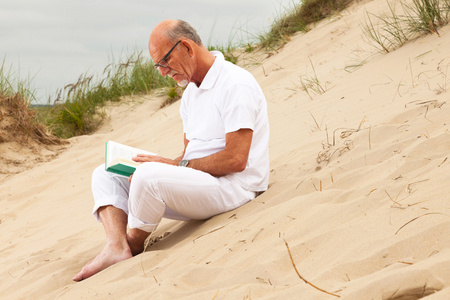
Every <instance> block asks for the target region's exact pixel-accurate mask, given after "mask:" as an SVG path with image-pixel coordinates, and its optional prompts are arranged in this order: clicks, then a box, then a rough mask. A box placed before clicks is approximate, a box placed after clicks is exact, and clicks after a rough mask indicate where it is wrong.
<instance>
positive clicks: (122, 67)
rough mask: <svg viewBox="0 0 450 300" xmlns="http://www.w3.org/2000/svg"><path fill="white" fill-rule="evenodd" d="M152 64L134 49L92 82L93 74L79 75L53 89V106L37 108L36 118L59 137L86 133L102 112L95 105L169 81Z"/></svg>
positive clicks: (92, 127)
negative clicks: (54, 94)
mask: <svg viewBox="0 0 450 300" xmlns="http://www.w3.org/2000/svg"><path fill="white" fill-rule="evenodd" d="M153 65H154V64H153V62H151V61H150V60H148V59H144V58H143V56H142V55H141V53H137V54H131V55H130V56H129V58H128V59H127V61H126V62H123V63H118V64H116V63H111V64H109V65H108V66H107V67H106V68H105V70H104V72H103V73H104V78H103V79H101V80H100V81H99V82H94V78H93V76H90V77H87V76H80V78H79V79H78V81H77V82H76V83H73V84H68V85H66V86H65V87H64V89H62V90H60V91H59V92H58V93H57V96H56V99H55V100H54V102H53V103H54V105H53V106H51V107H49V108H48V109H41V110H39V115H40V120H41V121H42V122H43V123H44V124H46V125H47V126H48V127H49V128H51V130H52V132H53V133H54V134H55V135H57V136H59V137H61V138H69V137H72V136H76V135H82V134H89V133H91V132H93V131H94V130H95V129H97V128H98V126H99V125H100V124H101V122H102V120H103V117H104V116H103V115H102V114H101V113H99V110H98V108H99V107H101V106H103V105H104V104H105V102H106V101H119V100H120V98H121V97H122V96H127V95H137V94H145V93H148V92H149V91H150V90H152V89H156V88H159V87H166V86H169V85H170V84H171V81H173V79H171V78H170V77H162V76H161V75H160V73H159V71H157V70H155V69H154V68H153Z"/></svg>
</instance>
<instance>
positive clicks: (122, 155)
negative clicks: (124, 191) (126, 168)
mask: <svg viewBox="0 0 450 300" xmlns="http://www.w3.org/2000/svg"><path fill="white" fill-rule="evenodd" d="M106 152H107V154H106V156H107V162H106V164H107V166H110V165H113V164H115V163H114V162H121V163H129V164H131V165H134V166H136V165H138V163H136V162H134V161H133V160H132V158H133V157H134V156H136V155H138V154H150V155H156V154H154V153H151V152H148V151H145V150H141V149H138V148H133V147H130V146H127V145H123V144H120V143H117V142H113V141H108V144H107V150H106Z"/></svg>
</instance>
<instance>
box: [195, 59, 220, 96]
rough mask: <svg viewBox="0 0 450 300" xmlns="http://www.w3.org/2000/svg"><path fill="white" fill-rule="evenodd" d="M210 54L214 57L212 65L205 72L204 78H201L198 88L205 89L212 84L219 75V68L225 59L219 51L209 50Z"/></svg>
mask: <svg viewBox="0 0 450 300" xmlns="http://www.w3.org/2000/svg"><path fill="white" fill-rule="evenodd" d="M211 54H212V55H214V57H215V58H216V59H215V60H214V63H213V65H212V66H211V68H209V70H208V73H206V76H205V78H203V81H202V83H201V84H200V86H199V89H203V90H207V89H210V88H212V87H213V86H214V83H215V82H216V79H217V78H218V77H219V73H220V70H221V69H222V65H223V63H224V61H225V58H224V56H223V54H222V53H221V52H219V51H211Z"/></svg>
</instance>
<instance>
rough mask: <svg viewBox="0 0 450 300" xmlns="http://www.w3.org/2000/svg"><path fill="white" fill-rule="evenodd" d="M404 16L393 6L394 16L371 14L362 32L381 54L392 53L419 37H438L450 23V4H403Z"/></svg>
mask: <svg viewBox="0 0 450 300" xmlns="http://www.w3.org/2000/svg"><path fill="white" fill-rule="evenodd" d="M400 3H401V7H402V9H403V14H398V13H397V12H396V11H395V9H394V8H393V7H392V6H391V5H390V4H389V2H388V5H389V9H390V13H389V14H382V15H379V16H377V15H374V14H371V13H367V19H366V22H365V24H364V25H362V30H363V33H364V36H365V37H366V40H367V41H368V42H369V43H371V44H372V45H373V46H374V47H375V48H377V49H378V50H380V51H381V52H385V53H389V52H391V51H393V50H395V49H397V48H399V47H401V46H402V45H403V44H405V43H406V42H407V41H409V40H411V39H413V38H416V37H418V36H421V35H424V34H429V33H436V34H437V35H439V31H438V29H439V28H441V27H443V26H445V25H446V24H448V22H449V21H450V0H413V1H412V4H408V3H406V2H400Z"/></svg>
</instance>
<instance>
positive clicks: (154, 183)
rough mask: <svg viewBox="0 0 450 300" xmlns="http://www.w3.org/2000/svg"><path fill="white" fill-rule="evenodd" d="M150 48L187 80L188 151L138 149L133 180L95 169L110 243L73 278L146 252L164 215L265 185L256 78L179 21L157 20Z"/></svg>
mask: <svg viewBox="0 0 450 300" xmlns="http://www.w3.org/2000/svg"><path fill="white" fill-rule="evenodd" d="M149 51H150V55H151V57H152V59H153V61H155V62H157V63H156V64H155V68H156V69H158V70H159V71H160V72H161V75H162V76H167V75H169V76H171V77H172V78H173V79H174V80H175V81H177V83H178V84H179V85H180V86H186V85H187V88H186V90H185V91H184V94H183V97H182V99H181V108H180V115H181V118H182V121H183V129H184V151H183V154H182V155H181V156H180V157H178V158H176V159H169V158H164V157H161V156H151V155H138V156H137V157H135V158H134V160H135V161H137V162H140V163H141V164H140V166H139V167H138V168H137V169H136V171H135V173H134V174H133V175H132V176H131V177H130V178H126V177H123V176H120V175H116V174H113V173H109V172H106V171H105V168H104V166H100V167H98V168H97V169H96V170H95V171H94V173H93V175H92V191H93V195H94V201H95V205H94V212H93V214H94V216H95V217H96V218H97V219H98V220H99V221H101V222H102V223H103V226H104V228H105V233H106V245H105V247H104V248H103V250H102V252H101V253H100V254H99V255H98V256H97V257H96V258H95V259H94V260H92V261H91V262H89V263H88V264H86V266H84V267H83V269H82V270H81V271H80V272H79V273H78V274H77V275H75V276H74V277H73V280H75V281H80V280H83V279H86V278H88V277H90V276H92V275H94V274H96V273H98V272H100V271H101V270H103V269H105V268H107V267H109V266H111V265H113V264H115V263H117V262H119V261H122V260H125V259H128V258H130V257H132V256H133V255H136V254H138V253H140V252H142V251H143V250H144V242H145V239H146V238H147V237H148V236H149V234H150V233H151V232H153V231H154V230H155V229H156V227H157V226H158V224H159V222H160V221H161V219H162V217H166V218H171V219H176V220H190V219H196V220H201V219H207V218H209V217H212V216H214V215H217V214H220V213H223V212H226V211H229V210H232V209H235V208H237V207H239V206H241V205H243V204H245V203H247V202H249V201H250V200H252V199H254V198H255V197H256V196H257V195H258V193H260V192H263V191H265V190H266V189H267V184H268V178H269V153H268V141H269V123H268V117H267V106H266V100H265V97H264V95H263V93H262V90H261V88H260V86H259V85H258V83H257V82H256V80H255V79H254V78H253V76H252V75H251V74H250V73H249V72H247V71H246V70H244V69H242V68H240V67H237V66H235V65H233V64H232V63H229V62H227V61H225V60H224V57H223V55H222V54H221V53H220V52H215V51H212V52H209V51H208V50H207V49H206V48H205V46H204V45H203V44H202V41H201V39H200V37H199V35H198V34H197V32H196V31H195V29H194V28H192V27H191V26H190V25H189V24H188V23H186V22H184V21H181V20H166V21H163V22H161V23H160V24H158V25H157V26H156V27H155V28H154V30H153V31H152V33H151V36H150V41H149ZM127 225H128V226H129V230H128V232H127Z"/></svg>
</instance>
